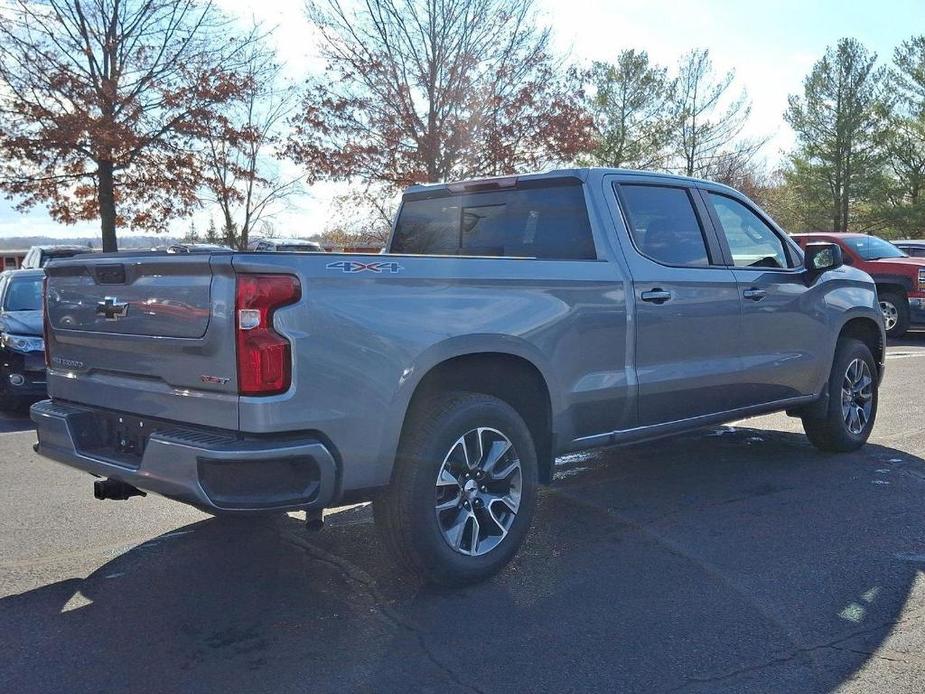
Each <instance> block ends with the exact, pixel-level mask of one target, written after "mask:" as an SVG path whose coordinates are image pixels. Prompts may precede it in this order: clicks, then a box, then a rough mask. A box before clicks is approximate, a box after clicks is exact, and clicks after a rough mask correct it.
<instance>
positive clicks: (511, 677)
mask: <svg viewBox="0 0 925 694" xmlns="http://www.w3.org/2000/svg"><path fill="white" fill-rule="evenodd" d="M608 461H612V462H613V464H609V465H607V464H603V463H605V462H608ZM557 477H559V479H558V481H557V483H556V485H554V486H553V487H551V488H550V489H548V490H546V491H545V492H544V493H543V494H542V495H541V499H540V504H539V508H538V513H537V518H536V522H535V526H534V530H533V532H532V533H531V535H530V538H529V539H528V541H527V543H526V544H525V546H524V548H523V549H522V551H521V553H520V555H519V556H518V558H517V559H516V560H515V562H514V563H513V564H512V565H511V566H510V567H509V568H508V569H507V570H506V571H505V572H504V573H503V574H502V575H501V576H499V577H497V578H496V579H494V580H492V581H489V582H488V583H485V584H483V585H480V586H475V587H470V588H466V589H463V590H457V591H443V590H436V589H433V588H427V587H422V586H420V585H417V584H416V583H415V582H413V581H412V580H410V579H408V578H407V577H405V576H404V575H403V574H401V573H400V572H399V571H398V570H396V569H395V568H393V565H392V564H391V562H390V560H389V557H388V556H386V553H385V550H384V549H383V548H382V547H381V545H380V543H379V541H378V538H377V536H376V534H375V532H374V528H373V526H372V522H371V514H370V513H369V509H368V508H362V507H361V508H353V509H350V510H347V511H343V512H341V513H336V514H333V515H332V516H330V517H329V519H328V520H329V521H330V522H329V527H328V528H327V529H326V530H324V531H323V532H321V533H317V534H310V533H308V532H307V531H305V530H304V529H303V526H302V524H301V523H299V522H298V521H297V520H295V519H293V518H291V517H289V516H281V517H279V518H271V519H266V520H263V521H260V522H257V523H253V522H241V521H235V522H228V521H224V520H221V519H208V520H204V521H202V522H198V523H195V524H191V525H188V526H185V527H182V528H179V529H178V530H176V531H174V532H171V533H167V534H165V535H161V536H160V537H157V538H155V539H153V540H151V541H149V542H146V543H144V544H142V545H139V546H136V547H133V548H130V549H128V551H126V552H125V553H124V554H121V555H120V556H117V557H115V558H114V559H112V560H111V561H109V562H108V563H106V564H104V565H102V566H100V568H99V569H98V570H96V571H95V572H94V573H93V574H91V575H90V576H88V577H87V578H86V579H83V580H80V579H74V580H69V581H63V582H60V583H57V584H54V585H48V586H45V587H42V588H39V589H36V590H33V591H30V592H27V593H23V594H20V595H15V596H11V597H9V598H6V599H3V600H0V646H2V649H3V653H4V659H3V661H4V662H3V664H2V665H0V689H2V690H3V691H10V692H13V691H20V692H24V691H68V692H80V691H113V690H121V691H180V690H182V691H246V692H258V691H273V692H288V691H310V692H328V691H338V692H341V691H355V690H362V691H376V692H382V691H439V692H447V691H484V692H491V691H621V692H624V691H626V692H629V691H640V692H651V691H673V690H684V691H688V690H690V691H704V692H716V691H749V690H754V691H774V692H790V691H793V692H806V691H828V690H831V689H833V688H835V687H836V686H838V685H839V684H842V683H844V682H845V681H846V680H848V679H850V678H854V677H859V678H861V679H860V681H861V682H863V681H864V678H865V677H866V676H867V674H866V673H867V671H868V669H869V668H870V666H871V665H873V664H877V665H881V664H882V665H884V666H885V667H890V666H895V667H900V666H902V665H903V663H902V661H904V660H905V658H906V655H907V654H906V653H905V652H904V650H903V645H902V640H901V639H900V640H899V641H898V642H897V643H893V641H894V637H895V636H896V634H898V633H901V632H902V629H903V624H902V621H901V620H903V619H911V617H909V615H907V614H904V613H903V607H904V605H905V604H906V602H907V600H908V599H909V598H910V594H912V593H916V592H917V591H918V592H921V591H922V584H921V582H920V581H917V579H918V574H919V573H920V571H921V570H922V569H923V567H925V515H923V514H922V513H921V507H922V505H921V499H922V492H923V491H925V461H923V460H921V459H919V458H916V457H913V456H910V455H908V454H906V453H904V452H902V451H897V450H893V449H890V448H886V447H883V446H879V445H869V446H867V447H866V448H865V449H864V450H862V451H860V452H857V453H854V454H850V455H844V456H827V455H823V454H820V453H817V452H816V451H815V450H814V449H812V448H811V447H810V446H809V445H808V443H807V442H806V440H805V438H804V437H803V436H802V435H797V434H791V433H784V432H777V431H774V432H770V431H762V430H756V429H735V428H730V427H723V428H720V429H717V430H715V431H712V432H707V433H700V434H695V435H690V436H686V437H683V438H682V439H681V440H680V441H679V440H678V439H674V440H672V441H670V442H662V443H653V444H647V445H640V446H635V447H632V448H623V449H613V450H608V451H603V452H597V453H593V454H584V455H576V456H570V457H568V458H565V459H562V460H561V461H560V470H559V472H558V474H557ZM138 508H140V507H138ZM919 597H921V596H919ZM891 632H893V636H890V634H891ZM920 647H921V644H920V643H919V644H912V646H911V650H910V653H912V654H914V652H915V650H917V649H918V648H920ZM910 657H911V656H910ZM884 659H886V660H884ZM887 661H890V662H887ZM876 677H877V678H878V680H875V681H874V684H873V688H877V686H876V682H877V681H879V679H882V677H883V672H882V671H880V672H878V674H877V675H876ZM864 688H867V689H870V688H871V687H870V686H868V687H864V686H863V685H862V686H861V689H864Z"/></svg>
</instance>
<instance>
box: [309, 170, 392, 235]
mask: <svg viewBox="0 0 925 694" xmlns="http://www.w3.org/2000/svg"><path fill="white" fill-rule="evenodd" d="M397 209H398V198H397V196H396V195H395V194H394V193H393V192H391V191H390V189H388V188H387V187H385V186H382V185H370V186H366V187H365V188H359V187H358V188H354V189H352V190H350V191H348V192H347V193H343V194H341V195H338V196H336V197H335V198H334V200H333V201H332V202H331V209H330V214H329V215H328V218H329V220H330V221H329V222H328V224H327V225H326V226H325V230H324V238H325V239H326V240H328V241H330V242H333V243H334V244H336V245H339V246H373V247H377V248H382V247H383V246H385V244H386V241H388V238H389V234H390V233H391V231H392V219H393V217H394V216H395V212H396V211H397Z"/></svg>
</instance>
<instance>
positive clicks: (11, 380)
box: [0, 270, 45, 410]
mask: <svg viewBox="0 0 925 694" xmlns="http://www.w3.org/2000/svg"><path fill="white" fill-rule="evenodd" d="M44 278H45V273H44V271H42V270H8V271H6V272H3V273H0V408H2V409H7V410H9V409H15V408H18V407H21V406H24V405H26V404H28V403H29V402H31V401H33V400H36V399H38V398H43V397H45V341H44V340H43V339H42V282H43V281H44Z"/></svg>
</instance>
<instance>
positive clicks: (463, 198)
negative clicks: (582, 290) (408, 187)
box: [389, 182, 596, 260]
mask: <svg viewBox="0 0 925 694" xmlns="http://www.w3.org/2000/svg"><path fill="white" fill-rule="evenodd" d="M389 250H390V251H391V252H392V253H406V254H412V255H476V256H505V257H515V258H543V259H558V260H593V259H595V258H596V255H595V251H594V241H593V238H592V236H591V225H590V223H589V222H588V212H587V209H586V207H585V199H584V195H583V194H582V190H581V184H580V183H578V182H575V183H573V184H571V183H570V184H568V185H562V184H559V185H551V186H550V185H543V186H532V187H529V188H519V189H515V190H505V191H490V192H482V193H463V194H460V195H449V196H445V197H439V198H418V199H415V198H413V197H412V198H410V199H406V200H405V201H404V203H403V204H402V208H401V212H400V214H399V216H398V221H397V223H396V225H395V234H394V236H393V238H392V244H391V247H390V249H389Z"/></svg>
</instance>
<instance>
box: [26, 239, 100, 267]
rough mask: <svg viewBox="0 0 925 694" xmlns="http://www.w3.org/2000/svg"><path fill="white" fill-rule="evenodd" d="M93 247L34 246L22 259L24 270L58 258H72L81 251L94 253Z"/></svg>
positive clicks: (42, 265)
mask: <svg viewBox="0 0 925 694" xmlns="http://www.w3.org/2000/svg"><path fill="white" fill-rule="evenodd" d="M93 252H94V250H93V249H92V248H88V247H87V246H74V245H66V244H61V245H56V246H32V248H30V249H29V252H28V253H26V257H25V258H23V261H22V269H23V270H36V269H40V268H43V267H45V266H46V265H47V264H48V263H49V262H50V261H52V260H55V259H58V258H72V257H73V256H75V255H80V254H81V253H93Z"/></svg>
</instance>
